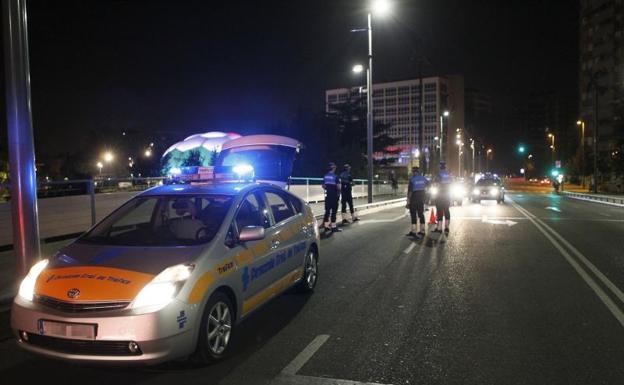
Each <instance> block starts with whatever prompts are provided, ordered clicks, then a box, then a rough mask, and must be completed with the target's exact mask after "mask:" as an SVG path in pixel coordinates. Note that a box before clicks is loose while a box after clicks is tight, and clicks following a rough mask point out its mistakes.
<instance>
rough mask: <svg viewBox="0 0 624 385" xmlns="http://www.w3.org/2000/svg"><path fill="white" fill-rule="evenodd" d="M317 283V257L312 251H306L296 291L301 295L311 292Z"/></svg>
mask: <svg viewBox="0 0 624 385" xmlns="http://www.w3.org/2000/svg"><path fill="white" fill-rule="evenodd" d="M317 281H318V255H317V253H316V251H314V250H313V249H310V250H308V254H307V255H306V259H305V264H304V266H303V276H302V277H301V280H300V281H299V284H298V285H297V291H299V292H302V293H307V292H312V291H314V288H315V287H316V282H317Z"/></svg>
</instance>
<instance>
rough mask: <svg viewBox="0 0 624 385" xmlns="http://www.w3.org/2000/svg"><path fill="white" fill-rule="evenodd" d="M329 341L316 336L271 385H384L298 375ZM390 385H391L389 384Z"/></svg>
mask: <svg viewBox="0 0 624 385" xmlns="http://www.w3.org/2000/svg"><path fill="white" fill-rule="evenodd" d="M328 339H329V335H328V334H321V335H318V336H316V338H314V339H313V340H312V342H310V344H309V345H308V346H306V347H305V349H303V350H302V351H301V353H299V354H298V355H297V357H295V359H293V360H292V361H291V362H290V363H289V364H288V365H287V366H286V367H285V368H284V369H282V371H281V372H280V374H279V375H278V376H277V377H275V378H274V379H273V381H272V382H271V384H273V385H278V384H279V385H282V384H284V385H285V384H294V385H384V384H379V383H376V382H358V381H351V380H341V379H338V378H328V377H313V376H303V375H297V372H298V371H299V370H300V369H301V368H302V367H303V366H304V365H305V364H306V363H307V362H308V361H309V360H310V358H312V356H313V355H314V353H316V352H317V351H318V350H319V349H320V348H321V346H323V344H324V343H325V342H327V340H328ZM388 385H389V384H388Z"/></svg>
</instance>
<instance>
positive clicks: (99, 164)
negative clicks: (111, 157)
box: [97, 162, 104, 176]
mask: <svg viewBox="0 0 624 385" xmlns="http://www.w3.org/2000/svg"><path fill="white" fill-rule="evenodd" d="M102 167H104V163H102V162H97V168H98V169H99V171H100V176H102Z"/></svg>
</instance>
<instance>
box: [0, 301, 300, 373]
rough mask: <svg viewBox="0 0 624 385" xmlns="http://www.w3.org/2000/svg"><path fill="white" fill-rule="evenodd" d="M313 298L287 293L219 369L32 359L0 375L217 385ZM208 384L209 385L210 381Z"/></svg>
mask: <svg viewBox="0 0 624 385" xmlns="http://www.w3.org/2000/svg"><path fill="white" fill-rule="evenodd" d="M310 296H311V294H297V293H291V292H287V293H285V294H283V295H281V296H279V297H277V298H275V299H273V300H272V301H270V302H269V303H267V304H266V305H264V306H263V307H262V308H261V309H259V310H258V311H257V312H255V313H253V314H252V315H250V316H249V318H247V319H245V320H244V321H243V322H241V323H240V324H239V325H238V326H237V335H236V338H235V339H234V340H233V341H232V344H233V345H232V350H231V352H230V353H231V354H230V357H228V358H227V359H225V360H223V361H221V362H219V363H217V364H213V365H206V366H203V365H198V364H194V363H191V362H190V361H174V362H170V363H165V364H161V365H157V366H146V367H141V366H139V367H137V366H128V367H114V366H107V365H85V364H74V363H67V362H64V361H56V360H51V359H46V358H42V357H38V356H34V355H31V354H27V355H26V356H25V359H24V360H22V361H20V362H19V363H18V364H16V365H13V366H11V367H8V368H6V369H4V370H2V371H0V378H1V379H2V380H1V381H0V382H1V383H5V384H38V385H39V384H41V383H42V382H48V383H49V382H51V383H57V381H60V382H62V383H63V384H65V385H74V384H75V385H84V384H89V385H99V384H102V385H110V384H115V385H124V384H135V383H145V382H150V381H152V380H153V381H154V382H158V383H165V384H170V383H173V382H177V383H187V382H189V381H193V380H196V382H197V383H202V384H204V383H217V382H219V381H220V380H222V379H223V378H225V377H226V376H227V375H228V374H229V373H230V372H232V371H233V370H234V369H235V368H236V367H237V366H238V365H240V364H241V363H242V362H244V361H246V360H247V358H248V357H250V356H251V355H252V354H254V353H255V352H257V351H258V350H260V349H261V348H262V347H263V346H264V345H265V344H266V342H267V341H269V340H270V339H271V338H272V337H273V336H275V335H276V334H277V333H279V332H280V330H282V329H283V328H285V327H286V326H287V325H288V324H289V323H290V322H291V321H292V319H293V318H294V317H295V316H296V315H297V314H298V313H299V312H300V311H301V310H302V309H303V307H304V306H305V304H306V303H307V302H308V300H309V298H310ZM6 314H9V313H8V312H6ZM7 318H8V317H7ZM3 321H4V320H3ZM4 325H8V322H7V323H6V324H5V323H4V322H3V329H4ZM182 375H183V377H182ZM159 377H163V378H161V379H159ZM208 379H209V382H206V380H208ZM193 382H195V381H193Z"/></svg>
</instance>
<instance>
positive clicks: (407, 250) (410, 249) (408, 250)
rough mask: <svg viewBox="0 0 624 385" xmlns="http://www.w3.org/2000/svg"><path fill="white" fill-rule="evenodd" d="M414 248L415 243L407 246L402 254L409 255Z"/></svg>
mask: <svg viewBox="0 0 624 385" xmlns="http://www.w3.org/2000/svg"><path fill="white" fill-rule="evenodd" d="M414 247H416V244H415V243H411V244H410V245H409V246H407V249H405V250H403V252H404V253H405V254H409V253H410V251H412V250H414Z"/></svg>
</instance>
